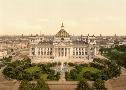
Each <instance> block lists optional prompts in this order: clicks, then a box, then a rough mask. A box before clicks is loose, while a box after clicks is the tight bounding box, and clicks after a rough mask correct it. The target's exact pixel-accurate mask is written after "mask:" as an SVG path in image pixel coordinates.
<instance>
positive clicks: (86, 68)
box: [77, 67, 100, 80]
mask: <svg viewBox="0 0 126 90" xmlns="http://www.w3.org/2000/svg"><path fill="white" fill-rule="evenodd" d="M87 71H89V72H91V73H98V72H100V70H98V69H97V68H93V67H84V68H83V69H82V71H81V72H80V73H79V74H78V77H77V78H78V80H81V79H83V73H85V72H87Z"/></svg>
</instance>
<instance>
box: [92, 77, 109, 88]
mask: <svg viewBox="0 0 126 90" xmlns="http://www.w3.org/2000/svg"><path fill="white" fill-rule="evenodd" d="M93 86H94V89H96V90H107V88H105V84H104V81H103V80H101V79H97V80H96V81H95V82H94V85H93Z"/></svg>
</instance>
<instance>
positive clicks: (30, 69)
mask: <svg viewBox="0 0 126 90" xmlns="http://www.w3.org/2000/svg"><path fill="white" fill-rule="evenodd" d="M25 71H26V72H28V73H35V72H37V71H41V68H40V67H38V66H34V67H30V68H27V69H25Z"/></svg>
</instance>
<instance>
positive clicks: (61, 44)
mask: <svg viewBox="0 0 126 90" xmlns="http://www.w3.org/2000/svg"><path fill="white" fill-rule="evenodd" d="M56 46H67V44H66V43H63V42H60V43H57V44H56Z"/></svg>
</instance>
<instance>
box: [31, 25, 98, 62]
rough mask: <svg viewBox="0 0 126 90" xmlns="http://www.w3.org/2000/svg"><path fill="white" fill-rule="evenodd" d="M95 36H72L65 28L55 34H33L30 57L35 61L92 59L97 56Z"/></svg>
mask: <svg viewBox="0 0 126 90" xmlns="http://www.w3.org/2000/svg"><path fill="white" fill-rule="evenodd" d="M96 46H97V45H96V40H95V36H94V35H92V36H89V35H87V36H83V35H81V36H72V35H69V33H68V32H66V30H65V29H64V25H63V23H62V26H61V29H60V31H59V32H58V33H57V34H56V35H54V36H47V35H46V36H45V35H40V36H38V35H37V36H31V37H30V57H31V58H32V61H33V62H35V63H39V62H44V61H67V62H72V61H73V62H74V61H76V62H79V61H92V59H93V58H94V57H95V56H96V54H97V53H98V52H97V47H96Z"/></svg>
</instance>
